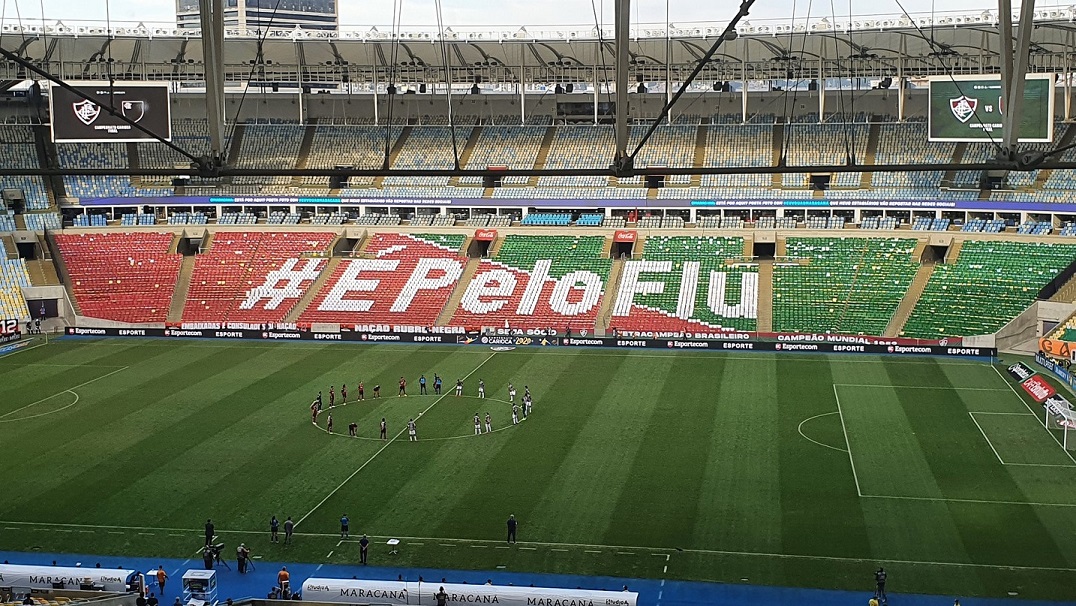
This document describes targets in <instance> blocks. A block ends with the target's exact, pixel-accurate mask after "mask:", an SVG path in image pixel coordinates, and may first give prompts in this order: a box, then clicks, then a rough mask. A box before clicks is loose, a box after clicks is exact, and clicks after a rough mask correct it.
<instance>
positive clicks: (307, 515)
mask: <svg viewBox="0 0 1076 606" xmlns="http://www.w3.org/2000/svg"><path fill="white" fill-rule="evenodd" d="M496 355H497V354H496V352H494V353H492V354H490V355H489V357H488V358H486V359H485V360H482V362H481V363H480V364H479V365H478V366H475V367H474V369H473V370H471V372H469V373H467V375H466V376H465V377H463V379H462V380H463V381H466V380H467V379H469V378H470V377H471V375H473V374H474V373H476V372H478V369H479V368H482V367H483V366H485V364H486V362H489V361H490V360H492V359H493V356H496ZM450 391H451V390H449V391H446V392H445V393H444V394H442V395H441V397H439V398H437V399H436V400H434V401H433V404H430V405H429V406H427V407H426V409H425V410H423V411H422V412H420V413H418V415H417V416H416V417H415V418H416V419H421V418H422V416H423V415H425V414H426V413H427V412H429V411H430V410H432V409H433V407H434V406H437V404H438V403H439V402H440V401H441V400H444V399H445V398H447V397H448V394H449V392H450ZM405 431H407V427H406V426H405V427H404V428H403V429H401V430H400V431H399V432H397V434H396V435H394V436H392V439H391V440H389V441H388V442H385V445H384V446H382V447H381V448H379V449H377V451H376V452H374V454H372V455H370V458H369V459H366V461H365V462H363V464H362V465H359V467H358V469H356V470H355V471H353V472H351V475H349V476H348V477H346V478H344V481H343V482H340V485H339V486H337V487H336V488H334V489H332V490H331V491H330V492H329V494H327V495H325V498H323V499H322V500H321V501H319V502H318V504H317V505H314V507H313V508H312V509H311V510H310V511H308V512H306V515H304V516H303V517H301V518H299V521H297V522H295V527H296V528H298V527H299V525H300V524H302V523H303V522H304V521H305V520H306V519H307V518H309V517H310V516H311V515H312V514H313V513H314V512H315V511H317V510H318V509H320V508H321V506H322V505H324V504H325V502H326V501H328V500H329V499H331V498H332V497H333V495H335V494H336V493H338V492H340V489H341V488H343V487H344V486H346V485H347V483H348V482H350V481H351V479H352V478H354V477H355V476H357V475H359V472H360V471H362V470H363V469H365V468H366V466H367V465H369V464H370V463H372V462H373V460H374V459H376V458H377V457H378V455H380V454H381V453H383V452H385V449H386V448H388V447H389V446H392V443H393V442H395V441H396V440H397V439H398V438H399V437H400V436H402V435H403V434H404V432H405Z"/></svg>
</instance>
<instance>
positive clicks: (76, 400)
mask: <svg viewBox="0 0 1076 606" xmlns="http://www.w3.org/2000/svg"><path fill="white" fill-rule="evenodd" d="M65 393H69V394H71V395H73V396H75V399H74V401H72V402H71V403H70V404H68V405H66V406H61V407H60V408H57V409H56V410H49V411H47V412H39V413H37V414H36V415H30V416H28V417H18V418H15V419H5V418H4V417H6V416H7V415H3V416H0V423H16V422H18V421H30V420H32V419H36V418H38V417H44V416H47V415H54V414H56V413H58V412H63V411H65V410H67V409H68V408H71V407H72V406H74V405H75V404H78V401H79V397H78V394H77V393H75V392H73V391H71V390H70V389H69V390H67V391H61V392H60V393H55V394H52V395H51V396H49V397H47V398H45V399H44V400H38V401H37V402H34V404H39V403H41V402H44V401H45V400H50V399H52V398H53V397H55V396H58V395H60V394H65ZM30 406H33V404H29V405H27V406H23V407H22V408H20V409H19V410H23V409H25V408H29V407H30ZM19 410H13V411H11V412H9V413H8V414H14V413H16V412H19Z"/></svg>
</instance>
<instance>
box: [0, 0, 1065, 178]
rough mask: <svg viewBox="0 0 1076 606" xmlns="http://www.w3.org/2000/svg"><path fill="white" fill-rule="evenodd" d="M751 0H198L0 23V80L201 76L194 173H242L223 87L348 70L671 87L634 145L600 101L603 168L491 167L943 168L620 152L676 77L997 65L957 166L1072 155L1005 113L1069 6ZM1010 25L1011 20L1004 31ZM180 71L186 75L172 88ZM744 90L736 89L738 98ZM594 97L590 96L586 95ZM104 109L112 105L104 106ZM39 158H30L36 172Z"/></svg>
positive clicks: (380, 75) (671, 171)
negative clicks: (126, 12) (578, 5)
mask: <svg viewBox="0 0 1076 606" xmlns="http://www.w3.org/2000/svg"><path fill="white" fill-rule="evenodd" d="M754 2H755V0H741V2H740V4H739V6H738V8H736V10H735V12H733V11H732V10H731V8H730V12H733V16H732V17H731V19H730V20H729V21H728V22H727V23H725V24H690V25H686V26H684V25H681V26H673V25H671V24H670V25H668V26H666V25H661V26H654V27H647V26H644V25H636V26H635V27H634V28H633V27H632V26H631V23H630V1H629V0H617V2H616V9H617V17H616V23H615V25H614V28H611V29H607V30H606V29H602V30H599V29H597V28H579V29H574V28H567V27H566V28H556V29H552V30H547V29H538V28H534V29H533V30H532V29H527V28H525V27H522V28H518V29H515V30H511V29H507V30H492V29H478V28H473V29H472V28H468V29H460V30H455V29H452V28H440V27H438V28H432V29H431V28H416V29H408V30H402V29H399V28H390V29H389V30H388V31H385V30H384V29H380V28H377V27H371V28H369V29H367V30H361V29H353V28H352V29H349V28H346V27H345V28H343V29H342V30H341V31H338V32H332V31H323V30H303V29H301V28H299V27H298V26H296V27H295V28H293V29H280V30H274V29H269V30H264V31H256V30H255V31H252V30H225V29H224V25H223V18H222V17H221V6H220V5H221V2H220V0H205V1H204V2H203V3H202V4H201V5H200V6H201V8H200V10H201V23H202V24H203V30H202V31H199V30H192V29H180V28H177V27H173V26H161V27H158V26H147V25H145V24H135V25H133V26H129V25H123V24H112V23H108V24H101V23H97V24H91V25H69V24H64V23H53V24H47V23H37V24H29V25H27V24H26V23H25V22H19V23H17V24H2V25H0V55H3V57H4V58H5V59H6V61H4V62H0V79H4V80H8V81H15V80H23V79H26V78H36V77H44V78H46V79H48V80H50V81H51V82H52V83H53V85H55V86H62V87H64V88H67V89H68V90H69V91H70V92H72V93H73V94H76V95H77V96H81V97H83V98H84V99H86V100H90V98H89V97H86V96H85V95H84V93H81V92H78V91H75V90H74V89H73V88H72V87H70V86H68V85H67V84H66V83H65V82H64V81H66V80H95V79H99V80H116V81H122V80H155V81H174V82H177V83H179V85H177V90H180V91H182V90H191V89H195V90H192V92H195V91H196V89H197V87H198V85H199V84H202V85H203V86H204V90H205V95H206V106H207V113H208V117H209V129H210V139H211V152H210V155H209V156H205V157H195V156H193V155H191V154H190V153H188V152H187V151H186V150H182V149H180V148H178V147H176V146H175V145H174V144H172V143H170V142H166V144H167V145H169V146H170V147H172V148H173V149H174V150H175V151H177V152H179V153H181V154H182V155H184V156H186V157H188V158H189V159H190V160H191V161H192V164H193V165H195V166H196V168H192V172H191V174H197V175H200V176H227V175H240V174H243V173H242V171H239V170H237V169H234V168H231V167H227V166H224V158H225V153H224V152H225V151H226V150H225V144H224V142H223V137H222V132H223V128H224V113H223V109H224V95H225V89H226V87H227V86H229V85H233V86H234V85H240V86H241V85H243V84H246V83H257V84H259V85H260V86H261V87H263V88H264V87H265V86H267V85H268V84H275V83H290V85H292V86H300V87H302V89H303V90H302V92H313V90H314V89H315V88H317V89H318V90H319V91H320V90H327V92H331V89H333V88H334V87H337V86H341V85H343V84H344V83H347V84H348V86H347V87H346V90H347V91H348V92H349V93H351V92H363V88H362V87H364V86H365V87H367V90H369V91H370V92H373V93H374V94H377V92H378V90H383V89H380V88H379V87H384V86H385V84H388V83H391V84H393V85H408V84H423V83H434V84H438V83H452V85H453V86H451V87H443V88H448V89H454V88H455V87H456V86H458V85H460V84H463V85H466V86H468V87H471V86H474V87H478V85H479V84H480V83H482V84H483V88H482V89H480V90H474V89H472V92H490V93H495V92H506V93H517V94H525V93H526V92H527V90H528V89H527V85H528V84H538V83H543V84H547V85H548V84H550V83H554V82H556V83H572V82H581V83H591V84H594V85H595V86H594V89H600V88H605V90H606V91H608V92H609V94H610V96H611V97H612V96H615V105H614V107H616V106H619V107H627V106H628V105H629V102H628V100H629V97H628V92H629V91H630V89H633V88H634V83H635V82H636V81H638V82H649V81H664V82H665V84H666V90H668V91H670V92H671V91H673V90H674V89H678V90H677V92H676V93H675V94H673V95H672V96H671V98H670V99H669V101H668V102H667V104H666V105H665V107H664V108H663V109H662V111H661V113H660V115H659V116H658V117H657V119H655V120H654V121H653V123H652V124H651V127H650V130H649V131H648V132H647V133H646V134H645V135H644V136H643V137H642V139H641V141H640V142H639V143H638V144H637V145H636V147H635V149H634V151H631V152H629V150H628V145H629V144H628V128H627V120H628V118H627V113H628V112H626V111H621V112H613V114H614V120H615V128H614V132H615V140H616V145H615V150H614V151H615V155H614V157H613V162H612V164H611V165H610V168H609V169H608V170H602V171H596V170H595V169H537V168H535V169H527V170H509V171H503V172H498V173H497V174H498V175H501V176H517V175H546V174H547V175H560V176H577V175H580V176H583V175H594V174H598V173H599V172H600V173H601V174H603V175H604V174H611V175H616V176H621V177H626V176H634V175H645V174H667V175H675V174H705V173H712V174H713V173H758V172H808V171H819V170H827V171H832V172H858V171H879V170H886V171H919V170H939V169H941V168H943V167H939V166H938V165H935V164H922V163H919V164H907V165H899V166H897V165H889V166H879V165H871V166H863V165H860V164H858V163H856V162H855V161H854V160H852V159H849V161H848V163H847V164H845V165H842V166H830V167H817V166H812V167H789V166H772V167H766V168H746V169H745V168H738V167H667V168H664V169H661V170H660V171H657V172H655V171H654V170H647V169H641V170H636V169H635V167H634V157H635V155H636V154H637V153H638V152H639V150H640V149H641V148H642V146H643V145H645V143H646V141H647V139H648V138H649V136H650V134H652V133H653V131H654V128H656V126H657V125H658V124H659V123H660V122H661V121H662V120H663V119H664V117H665V116H666V115H667V112H668V110H669V109H670V108H671V107H672V106H673V105H674V104H675V103H676V101H677V100H678V99H679V98H680V95H682V94H683V93H684V92H685V91H687V90H689V88H688V85H693V86H695V87H696V88H695V89H694V90H699V89H698V88H697V87H699V86H700V85H701V86H710V83H711V82H712V83H713V84H712V86H713V89H714V90H719V87H718V86H717V83H718V82H744V83H747V82H759V81H762V82H766V81H770V82H773V81H784V80H795V81H800V82H802V81H805V80H809V79H810V80H815V79H817V80H823V79H827V78H835V77H836V78H843V79H848V78H852V79H856V80H858V81H859V83H860V84H861V82H862V80H864V79H879V80H880V81H884V82H885V84H883V85H882V86H883V87H888V86H890V85H892V83H893V81H894V79H895V80H896V82H897V88H898V89H900V90H902V91H903V89H904V83H905V82H907V81H908V80H909V79H914V78H921V77H925V76H932V75H942V76H950V77H951V76H955V75H959V74H1000V75H1001V79H1002V91H1003V94H1004V95H1005V99H1004V103H1005V105H1006V107H1008V108H1010V109H1009V111H1007V112H1006V113H1005V116H1004V117H1003V120H1004V122H1005V125H1004V126H1005V128H1004V131H1005V132H1004V134H1003V140H1002V143H1001V144H1000V145H998V149H999V159H998V160H997V161H994V162H988V163H982V164H979V165H962V166H961V168H963V169H965V170H995V171H1005V170H1010V169H1031V168H1039V167H1049V168H1076V163H1064V162H1058V161H1056V160H1054V161H1052V162H1050V163H1048V164H1049V165H1048V166H1047V165H1046V164H1044V162H1046V161H1047V159H1048V158H1049V156H1050V155H1056V154H1058V153H1059V152H1060V151H1062V150H1060V149H1059V150H1054V151H1053V152H1050V153H1048V154H1044V153H1042V152H1035V153H1030V154H1019V153H1018V149H1017V146H1016V137H1015V127H1014V126H1013V125H1014V124H1016V122H1017V118H1016V117H1017V116H1019V115H1020V104H1021V103H1022V99H1023V82H1024V75H1025V74H1026V73H1028V72H1047V73H1055V74H1058V76H1059V77H1061V78H1062V80H1063V83H1062V84H1063V86H1064V87H1065V90H1066V92H1069V91H1070V89H1071V82H1072V78H1071V69H1070V68H1071V63H1072V57H1073V55H1074V51H1076V7H1068V8H1049V9H1045V10H1038V11H1035V10H1034V0H1027V1H1025V2H1024V4H1023V5H1022V6H1021V8H1020V10H1019V12H1018V13H1017V12H1014V11H1012V9H1011V0H999V10H997V11H990V10H984V11H981V12H977V13H976V12H972V13H940V14H934V15H924V16H916V15H910V14H904V15H899V16H895V17H863V18H852V19H848V20H844V21H841V20H839V19H837V18H836V17H834V18H833V19H832V20H830V19H829V18H826V17H819V18H818V19H808V20H803V21H790V22H785V23H781V22H756V23H751V21H750V20H749V19H747V17H748V15H749V11H750V8H751V6H752V5H753V4H754ZM1010 14H1011V18H1008V17H1009V15H1010ZM999 15H1002V16H1004V18H999ZM1016 24H1018V28H1016V29H1014V25H1016ZM614 30H615V31H614ZM1014 41H1015V43H1016V48H1015V49H1014V47H1013V43H1014ZM203 83H204V84H203ZM608 83H613V85H612V86H610V85H609V84H608ZM616 83H619V84H620V86H616ZM356 84H357V85H358V86H359V89H358V91H356V90H355V85H356ZM183 85H186V86H187V87H188V88H186V89H184V88H183ZM858 85H859V84H857V86H858ZM838 86H840V87H844V86H845V85H838ZM748 88H749V87H748V86H743V87H742V91H743V93H742V94H743V95H744V99H745V103H746V95H747V90H748ZM828 90H832V88H830V89H828ZM838 90H840V89H838ZM390 94H391V92H390ZM903 96H904V94H903V92H902V93H901V98H903ZM1066 98H1067V97H1066ZM593 99H594V105H595V108H597V99H598V96H597V94H595V95H594V97H593ZM446 100H447V99H446ZM109 111H110V113H112V114H113V115H118V114H119V112H118V110H116V109H115V108H110V110H109ZM118 117H120V118H121V119H122V120H123V121H125V122H127V123H128V124H129V125H130V126H131V127H133V128H136V129H139V130H142V131H144V132H145V133H146V134H152V133H149V131H147V130H145V129H144V128H143V127H141V126H139V125H137V124H135V123H134V122H133V121H131V120H129V119H127V118H126V117H122V116H118ZM1070 164H1071V165H1070ZM50 170H52V169H43V170H42V172H41V174H46V173H48V172H49V171H50ZM77 172H82V173H84V174H95V173H93V171H81V170H78V171H77ZM98 172H101V171H98ZM112 172H113V173H115V171H112ZM487 172H488V171H467V170H461V169H460V168H459V167H458V166H457V168H456V169H454V170H421V169H405V170H392V169H389V168H388V165H387V163H386V166H385V167H384V168H382V169H380V170H375V171H370V170H355V169H352V170H342V171H341V170H337V171H327V170H318V171H316V172H310V171H307V170H306V169H301V170H300V169H291V170H288V169H271V170H268V171H261V172H259V173H258V174H262V173H265V174H274V175H279V176H303V175H311V174H318V175H332V176H366V175H388V174H397V175H401V176H405V175H406V176H464V175H467V176H470V175H483V176H485V175H486V174H487ZM107 173H108V171H104V172H102V174H107ZM127 174H136V173H135V172H130V171H129V172H128V173H127ZM137 174H147V175H148V174H155V173H153V172H152V171H144V172H140V173H137ZM173 174H174V172H173ZM490 174H492V173H490Z"/></svg>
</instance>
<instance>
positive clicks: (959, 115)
mask: <svg viewBox="0 0 1076 606" xmlns="http://www.w3.org/2000/svg"><path fill="white" fill-rule="evenodd" d="M976 107H979V100H978V99H972V98H971V97H968V96H965V95H960V96H959V97H957V98H956V99H949V109H950V110H952V111H953V115H954V116H956V119H957V120H960V121H961V122H967V121H968V120H970V119H971V117H972V116H974V115H975V108H976Z"/></svg>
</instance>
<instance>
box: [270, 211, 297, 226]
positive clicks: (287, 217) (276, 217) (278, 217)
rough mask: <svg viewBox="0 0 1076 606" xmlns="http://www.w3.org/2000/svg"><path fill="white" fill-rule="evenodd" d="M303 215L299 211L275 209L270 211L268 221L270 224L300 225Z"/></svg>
mask: <svg viewBox="0 0 1076 606" xmlns="http://www.w3.org/2000/svg"><path fill="white" fill-rule="evenodd" d="M301 219H302V216H301V215H300V214H299V213H286V212H283V211H279V210H275V211H273V212H271V213H269V218H268V219H267V220H266V223H268V224H269V225H298V224H299V221H300V220H301Z"/></svg>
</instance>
